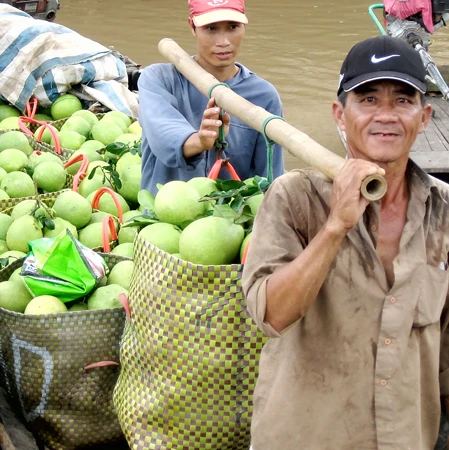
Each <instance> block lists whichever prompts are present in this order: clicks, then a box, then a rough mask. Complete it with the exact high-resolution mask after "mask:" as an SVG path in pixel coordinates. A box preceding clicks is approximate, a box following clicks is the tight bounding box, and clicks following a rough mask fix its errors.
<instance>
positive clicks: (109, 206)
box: [87, 191, 129, 217]
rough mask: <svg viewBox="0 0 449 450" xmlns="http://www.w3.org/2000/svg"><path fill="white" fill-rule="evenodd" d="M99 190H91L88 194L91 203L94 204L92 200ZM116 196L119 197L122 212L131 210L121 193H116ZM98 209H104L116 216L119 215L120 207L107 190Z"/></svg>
mask: <svg viewBox="0 0 449 450" xmlns="http://www.w3.org/2000/svg"><path fill="white" fill-rule="evenodd" d="M96 193H97V191H94V192H91V193H90V194H89V195H88V196H87V200H88V201H89V203H90V204H92V200H93V198H94V197H95V194H96ZM116 197H117V198H118V201H119V203H120V205H121V207H122V213H124V212H126V211H129V205H128V203H126V200H125V199H124V198H123V197H122V196H121V195H120V194H117V193H116ZM98 210H99V211H103V212H105V213H108V214H112V215H113V216H115V217H118V209H117V206H116V204H115V202H114V199H113V198H112V196H111V195H109V194H108V193H107V192H105V193H104V194H103V195H102V196H101V197H100V201H99V203H98Z"/></svg>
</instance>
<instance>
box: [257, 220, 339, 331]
mask: <svg viewBox="0 0 449 450" xmlns="http://www.w3.org/2000/svg"><path fill="white" fill-rule="evenodd" d="M345 235H346V232H343V231H341V230H336V229H333V228H332V227H331V226H330V225H329V224H326V225H324V226H323V228H322V229H321V230H320V232H319V233H318V234H317V235H316V236H315V238H314V239H313V240H312V241H311V242H310V244H309V245H308V246H307V247H306V248H305V249H304V251H303V252H302V253H301V254H300V255H299V256H298V257H297V258H296V259H295V260H294V261H292V262H291V263H289V264H287V265H285V266H283V267H281V268H280V269H278V270H276V271H275V272H274V273H273V275H271V277H270V278H269V280H268V283H267V306H266V313H265V321H266V322H268V323H269V324H270V325H271V326H272V327H273V328H274V329H275V330H276V331H278V332H281V331H282V330H284V329H285V328H287V327H288V326H289V325H291V324H292V323H294V322H295V321H297V320H298V319H300V318H301V317H303V316H304V315H305V314H306V312H307V311H308V309H309V307H310V305H311V304H312V302H313V301H314V300H315V298H316V296H317V295H318V292H319V290H320V288H321V286H322V284H323V282H324V280H325V278H326V276H327V273H328V271H329V267H330V266H331V264H332V262H333V260H334V258H335V255H336V254H337V251H338V248H339V247H340V244H341V242H342V240H343V239H344V237H345Z"/></svg>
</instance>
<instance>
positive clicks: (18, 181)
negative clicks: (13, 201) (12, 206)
mask: <svg viewBox="0 0 449 450" xmlns="http://www.w3.org/2000/svg"><path fill="white" fill-rule="evenodd" d="M0 188H1V189H3V190H4V191H5V192H6V193H7V194H8V195H9V196H10V197H11V198H20V197H31V196H32V195H34V182H33V180H32V179H31V177H30V176H29V175H27V174H26V173H25V172H16V171H14V172H9V173H7V174H6V175H5V177H4V178H3V180H2V182H1V183H0Z"/></svg>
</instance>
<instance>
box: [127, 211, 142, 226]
mask: <svg viewBox="0 0 449 450" xmlns="http://www.w3.org/2000/svg"><path fill="white" fill-rule="evenodd" d="M141 215H142V213H141V212H140V211H138V210H137V209H130V210H129V211H126V212H124V213H123V223H125V222H127V221H128V220H130V219H132V218H133V217H136V216H141Z"/></svg>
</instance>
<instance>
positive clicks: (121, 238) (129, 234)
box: [118, 227, 138, 244]
mask: <svg viewBox="0 0 449 450" xmlns="http://www.w3.org/2000/svg"><path fill="white" fill-rule="evenodd" d="M137 231H138V230H137V227H125V228H123V227H122V228H120V230H119V232H118V242H119V244H124V243H126V242H131V243H132V242H134V238H135V237H136V235H137Z"/></svg>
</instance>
